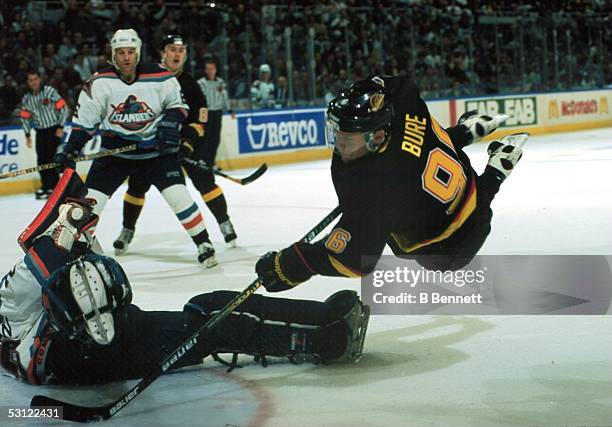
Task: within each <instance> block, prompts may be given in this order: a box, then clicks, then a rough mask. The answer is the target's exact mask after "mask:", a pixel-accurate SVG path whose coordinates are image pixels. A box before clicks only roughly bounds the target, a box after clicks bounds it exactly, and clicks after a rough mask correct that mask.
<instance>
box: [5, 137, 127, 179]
mask: <svg viewBox="0 0 612 427" xmlns="http://www.w3.org/2000/svg"><path fill="white" fill-rule="evenodd" d="M137 147H138V145H137V144H131V145H126V146H125V147H119V148H114V149H112V150H105V151H98V152H97V153H93V154H87V155H85V156H79V157H77V158H76V159H74V161H75V162H83V161H85V160H93V159H97V158H100V157H106V156H112V155H113V154H119V153H125V152H126V151H132V150H135V149H136V148H137ZM56 166H59V165H58V164H57V163H45V164H44V165H40V166H34V167H31V168H26V169H20V170H18V171H14V172H7V173H3V174H2V175H0V179H4V178H12V177H14V176H19V175H25V174H28V173H32V172H38V171H44V170H46V169H53V168H54V167H56Z"/></svg>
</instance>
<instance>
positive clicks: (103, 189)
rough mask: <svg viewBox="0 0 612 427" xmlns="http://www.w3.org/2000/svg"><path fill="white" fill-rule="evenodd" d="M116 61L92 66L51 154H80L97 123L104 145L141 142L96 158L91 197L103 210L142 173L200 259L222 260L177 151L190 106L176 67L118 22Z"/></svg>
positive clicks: (62, 163) (69, 159)
mask: <svg viewBox="0 0 612 427" xmlns="http://www.w3.org/2000/svg"><path fill="white" fill-rule="evenodd" d="M110 44H111V50H112V63H113V66H112V67H109V68H108V69H105V70H102V71H100V72H98V73H96V74H94V75H93V76H92V77H91V78H90V79H89V80H88V81H87V82H86V83H85V85H84V88H83V90H81V93H80V94H79V99H78V104H77V107H76V109H75V112H74V118H73V122H74V124H75V125H74V127H73V128H72V133H71V134H70V138H69V140H68V141H67V142H66V143H64V144H63V145H61V146H60V147H59V148H58V151H57V154H56V155H55V157H54V159H53V161H54V162H55V163H57V164H58V165H59V166H58V169H59V170H63V169H64V168H65V167H67V166H73V164H74V158H75V157H77V156H78V154H79V152H80V151H81V149H82V148H83V146H84V145H85V143H86V142H87V140H89V139H90V138H91V137H92V136H93V134H94V132H95V130H96V128H98V127H99V128H100V130H101V134H102V148H103V149H114V148H120V147H124V146H129V145H132V144H135V143H136V144H138V146H137V149H136V150H134V151H130V152H126V153H121V154H116V155H113V156H108V157H102V158H98V159H95V160H94V161H93V163H92V165H91V168H90V170H89V173H88V174H87V181H86V185H87V188H89V194H88V197H90V198H92V199H95V200H96V202H97V203H96V205H95V206H94V213H96V214H98V215H99V214H100V213H101V212H102V210H103V208H104V206H105V205H106V202H107V201H108V199H109V198H110V197H111V196H112V194H113V193H114V192H115V191H116V190H117V188H118V187H119V186H120V185H121V184H122V183H123V181H125V179H126V178H127V177H128V176H130V175H138V176H141V177H143V179H144V180H145V181H146V182H147V183H149V184H152V185H154V186H156V187H157V189H158V190H159V191H160V193H161V195H162V197H163V198H164V200H165V201H166V203H168V205H169V206H170V208H171V209H172V211H173V212H174V214H175V215H176V216H177V218H178V219H179V221H180V222H181V224H182V225H183V227H184V228H185V230H186V231H187V233H188V234H189V236H190V237H191V239H192V240H193V242H194V243H195V244H196V246H197V250H198V261H199V262H201V263H202V264H203V265H204V266H205V267H212V266H214V265H216V261H215V257H214V254H215V250H214V248H213V246H212V243H211V242H210V239H209V236H208V231H207V230H206V226H205V225H204V219H203V218H202V214H201V213H200V210H199V208H198V206H197V204H196V203H195V202H194V201H193V199H192V198H191V195H190V194H189V191H188V190H187V187H186V186H185V177H184V175H183V172H182V170H181V165H180V163H179V159H178V154H177V153H178V151H179V145H180V139H181V134H180V129H181V124H182V122H183V120H184V119H185V117H186V116H187V112H188V108H189V107H188V106H187V104H186V103H185V101H184V100H183V96H182V94H181V88H180V86H179V83H178V81H177V79H176V77H175V76H174V74H173V73H172V72H170V71H169V70H167V69H165V68H162V67H161V66H159V65H155V64H141V63H140V49H141V47H142V41H141V40H140V38H139V37H138V34H137V33H136V31H134V30H131V29H129V30H118V31H116V32H115V34H114V35H113V37H112V39H111V43H110Z"/></svg>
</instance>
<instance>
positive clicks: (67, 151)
mask: <svg viewBox="0 0 612 427" xmlns="http://www.w3.org/2000/svg"><path fill="white" fill-rule="evenodd" d="M78 156H79V150H78V149H76V148H74V147H73V146H72V144H70V143H68V142H65V143H63V144H61V145H60V146H59V147H57V151H56V152H55V156H53V163H57V166H56V167H55V170H56V171H57V172H58V173H62V172H64V169H66V168H72V169H74V168H75V166H76V162H75V159H76V158H77V157H78Z"/></svg>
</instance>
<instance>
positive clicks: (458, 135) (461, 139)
mask: <svg viewBox="0 0 612 427" xmlns="http://www.w3.org/2000/svg"><path fill="white" fill-rule="evenodd" d="M507 117H508V116H505V115H498V116H495V117H489V116H485V115H478V114H476V113H474V112H468V113H466V114H464V115H463V116H462V117H461V118H460V120H459V124H458V125H457V126H454V127H451V128H449V129H443V128H442V127H441V126H440V125H439V124H438V122H437V121H436V120H435V118H434V117H432V116H431V115H430V114H429V111H428V110H427V106H426V104H425V102H424V101H423V99H422V98H421V96H420V94H419V91H418V89H417V87H416V86H415V84H414V83H412V82H411V81H410V80H409V79H407V78H405V77H378V76H373V77H371V78H368V79H366V80H360V81H357V82H355V83H354V84H353V85H351V86H350V87H349V88H348V89H347V90H345V91H344V92H342V93H341V94H340V95H338V96H337V97H336V98H334V99H333V100H332V101H331V102H330V104H329V107H328V110H327V118H326V133H327V140H328V143H329V144H331V145H332V146H333V147H334V154H333V158H332V164H331V172H332V180H333V183H334V187H335V190H336V194H337V196H338V200H339V204H340V207H341V209H342V217H341V218H340V220H339V222H338V223H337V224H336V226H335V227H334V229H333V230H332V232H331V233H330V234H329V235H328V236H327V237H326V238H324V239H322V240H320V241H318V242H315V243H313V244H309V243H295V244H293V245H291V246H289V247H288V248H286V249H283V250H281V251H279V252H268V253H267V254H266V255H264V256H263V257H261V258H260V259H259V261H258V262H257V264H256V271H257V273H258V275H259V278H260V280H261V281H262V284H263V285H264V286H265V287H266V289H267V290H268V291H270V292H278V291H283V290H286V289H290V288H292V287H294V286H296V285H297V284H299V283H301V282H304V281H306V280H308V279H309V278H310V277H312V276H313V275H315V274H321V275H325V276H346V277H359V276H363V275H366V274H368V273H369V272H370V271H372V270H373V269H374V267H375V265H376V262H377V261H378V259H379V258H380V256H381V254H382V252H383V249H384V247H385V245H389V246H390V247H391V249H392V250H393V253H394V254H396V255H401V256H405V257H408V258H412V259H415V260H416V261H417V262H419V263H420V264H421V265H422V266H424V267H425V268H428V269H432V270H456V269H458V268H461V267H463V266H465V265H466V264H468V263H469V261H470V260H472V258H473V257H474V256H475V255H476V253H477V252H478V250H479V249H480V247H481V246H482V244H483V243H484V241H485V239H486V237H487V235H488V234H489V232H490V230H491V218H492V211H491V207H490V205H491V201H492V200H493V198H494V196H495V194H496V193H497V192H498V190H499V188H500V185H501V184H502V182H503V181H504V180H505V179H506V178H507V177H508V175H510V173H511V172H512V170H513V168H514V166H515V165H516V163H517V162H518V161H519V159H520V158H521V155H522V150H521V146H522V143H524V141H525V140H526V138H527V135H526V134H519V135H513V136H508V137H506V138H503V139H502V140H501V141H494V142H492V143H491V145H489V148H488V152H489V156H490V157H489V162H488V165H487V167H486V169H485V171H484V173H483V174H482V175H480V176H478V175H477V174H476V172H475V171H474V170H473V169H472V167H471V165H470V160H469V158H468V156H467V155H466V154H465V153H464V152H463V147H465V146H466V145H468V144H471V143H472V142H474V141H475V140H478V139H480V138H482V137H484V136H485V135H488V134H490V133H492V132H493V131H494V130H495V129H496V128H497V126H498V125H499V124H500V123H502V122H503V121H504V120H506V119H507ZM362 256H369V258H368V259H369V261H365V262H363V261H362Z"/></svg>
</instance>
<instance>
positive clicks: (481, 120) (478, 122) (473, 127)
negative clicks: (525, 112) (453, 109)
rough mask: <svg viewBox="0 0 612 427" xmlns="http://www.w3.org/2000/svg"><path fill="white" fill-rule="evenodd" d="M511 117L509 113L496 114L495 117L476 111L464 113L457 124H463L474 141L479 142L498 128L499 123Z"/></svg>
mask: <svg viewBox="0 0 612 427" xmlns="http://www.w3.org/2000/svg"><path fill="white" fill-rule="evenodd" d="M509 118H510V116H509V115H507V114H496V115H494V116H493V117H491V116H488V115H486V114H478V113H477V112H476V111H468V112H466V113H463V114H462V115H461V117H460V118H459V120H458V122H457V124H458V125H463V126H465V127H466V128H467V131H468V132H469V133H470V134H471V136H472V141H471V143H473V142H478V141H480V140H481V139H482V138H484V137H485V136H487V135H490V134H492V133H493V132H495V131H496V130H497V128H498V127H499V125H501V124H503V123H504V122H505V121H506V120H508V119H509Z"/></svg>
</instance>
